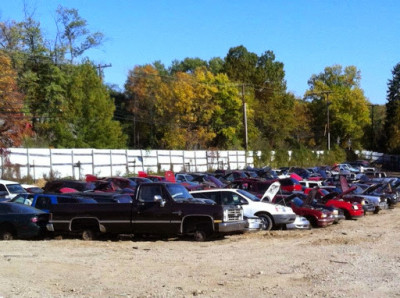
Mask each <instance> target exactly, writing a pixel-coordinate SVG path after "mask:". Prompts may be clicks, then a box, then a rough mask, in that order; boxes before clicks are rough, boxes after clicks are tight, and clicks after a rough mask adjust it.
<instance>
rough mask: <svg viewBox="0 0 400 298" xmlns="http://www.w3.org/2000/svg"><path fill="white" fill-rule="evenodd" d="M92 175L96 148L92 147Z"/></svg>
mask: <svg viewBox="0 0 400 298" xmlns="http://www.w3.org/2000/svg"><path fill="white" fill-rule="evenodd" d="M92 175H94V149H92Z"/></svg>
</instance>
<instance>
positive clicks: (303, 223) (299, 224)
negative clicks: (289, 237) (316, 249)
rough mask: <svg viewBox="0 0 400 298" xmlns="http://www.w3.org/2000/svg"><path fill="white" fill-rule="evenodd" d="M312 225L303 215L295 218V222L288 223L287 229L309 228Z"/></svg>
mask: <svg viewBox="0 0 400 298" xmlns="http://www.w3.org/2000/svg"><path fill="white" fill-rule="evenodd" d="M310 227H311V225H310V222H309V221H308V220H307V219H306V218H304V217H301V218H299V219H297V220H295V221H294V222H292V223H290V224H287V225H286V229H288V230H294V229H300V230H308V229H309V228H310Z"/></svg>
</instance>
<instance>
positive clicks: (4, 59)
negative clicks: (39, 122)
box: [0, 52, 32, 147]
mask: <svg viewBox="0 0 400 298" xmlns="http://www.w3.org/2000/svg"><path fill="white" fill-rule="evenodd" d="M16 77H17V75H16V73H15V71H14V70H13V69H12V67H11V61H10V58H9V57H8V56H7V55H6V54H4V53H2V52H0V147H18V146H20V145H21V143H22V140H23V138H24V137H25V136H27V135H31V134H32V126H31V125H30V123H29V122H28V121H27V118H26V117H25V115H24V113H23V111H22V109H23V95H22V94H21V93H19V92H18V87H17V83H16Z"/></svg>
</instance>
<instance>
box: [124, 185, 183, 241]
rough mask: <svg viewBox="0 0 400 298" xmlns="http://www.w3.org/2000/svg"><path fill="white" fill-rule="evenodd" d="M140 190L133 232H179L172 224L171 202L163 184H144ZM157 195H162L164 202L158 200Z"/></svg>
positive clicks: (136, 201)
mask: <svg viewBox="0 0 400 298" xmlns="http://www.w3.org/2000/svg"><path fill="white" fill-rule="evenodd" d="M138 191H139V193H138V194H137V197H136V200H135V202H134V204H135V205H136V208H133V210H134V211H133V214H132V227H133V231H132V232H133V234H135V233H149V234H166V233H177V231H175V229H174V227H173V226H172V225H171V204H170V201H169V197H168V195H167V193H166V192H165V191H164V190H163V186H162V185H157V184H149V185H144V184H142V185H141V186H140V188H139V190H138ZM156 196H160V197H162V199H163V202H159V201H156V199H155V197H156ZM164 203H165V204H164Z"/></svg>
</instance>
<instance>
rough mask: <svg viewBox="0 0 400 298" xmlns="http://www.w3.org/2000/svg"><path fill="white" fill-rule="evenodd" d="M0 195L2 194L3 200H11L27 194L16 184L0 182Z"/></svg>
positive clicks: (7, 181) (13, 182)
mask: <svg viewBox="0 0 400 298" xmlns="http://www.w3.org/2000/svg"><path fill="white" fill-rule="evenodd" d="M0 193H2V194H4V197H5V199H8V200H11V199H12V198H14V197H15V196H16V195H18V194H21V193H27V191H26V190H25V189H24V188H23V187H22V186H21V184H19V183H18V182H15V181H9V180H0Z"/></svg>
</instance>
